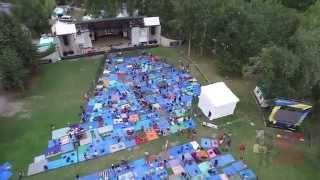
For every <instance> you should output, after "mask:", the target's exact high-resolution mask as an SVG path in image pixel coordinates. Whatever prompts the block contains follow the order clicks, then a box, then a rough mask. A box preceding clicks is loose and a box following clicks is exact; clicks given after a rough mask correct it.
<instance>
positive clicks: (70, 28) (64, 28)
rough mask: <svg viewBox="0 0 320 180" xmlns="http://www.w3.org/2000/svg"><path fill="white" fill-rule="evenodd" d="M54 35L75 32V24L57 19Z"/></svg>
mask: <svg viewBox="0 0 320 180" xmlns="http://www.w3.org/2000/svg"><path fill="white" fill-rule="evenodd" d="M55 32H56V35H58V36H59V35H67V34H75V33H76V32H77V30H76V25H75V24H69V23H64V22H60V21H58V22H57V23H56V24H55Z"/></svg>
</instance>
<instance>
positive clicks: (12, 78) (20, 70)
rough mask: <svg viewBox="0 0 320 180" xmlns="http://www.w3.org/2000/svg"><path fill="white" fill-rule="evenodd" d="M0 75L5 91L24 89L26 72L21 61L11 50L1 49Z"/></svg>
mask: <svg viewBox="0 0 320 180" xmlns="http://www.w3.org/2000/svg"><path fill="white" fill-rule="evenodd" d="M0 75H1V76H0V77H1V82H2V86H3V87H4V88H5V89H7V90H9V89H17V88H18V89H24V85H25V84H24V83H25V81H26V79H27V77H28V70H27V69H26V68H24V67H23V64H22V60H21V59H20V58H19V57H18V55H17V53H16V52H15V51H14V50H13V49H11V48H6V49H2V50H1V52H0Z"/></svg>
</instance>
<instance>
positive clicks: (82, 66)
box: [0, 48, 320, 180]
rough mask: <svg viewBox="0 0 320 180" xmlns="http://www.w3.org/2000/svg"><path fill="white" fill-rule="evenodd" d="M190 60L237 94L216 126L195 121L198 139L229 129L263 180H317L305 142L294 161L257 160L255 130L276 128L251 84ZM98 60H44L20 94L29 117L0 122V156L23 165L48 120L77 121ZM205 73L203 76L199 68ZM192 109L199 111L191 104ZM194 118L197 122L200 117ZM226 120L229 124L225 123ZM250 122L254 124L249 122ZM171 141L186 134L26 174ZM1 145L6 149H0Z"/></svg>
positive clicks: (99, 162)
mask: <svg viewBox="0 0 320 180" xmlns="http://www.w3.org/2000/svg"><path fill="white" fill-rule="evenodd" d="M150 51H151V52H152V53H154V54H157V55H160V56H162V57H166V58H167V59H168V60H169V62H170V63H172V64H174V65H178V64H179V59H182V58H181V57H184V54H185V52H184V51H183V49H180V48H178V49H169V48H155V49H151V50H150ZM192 59H193V61H194V62H195V63H196V64H197V65H192V66H191V73H192V74H193V76H194V77H196V78H197V79H198V80H199V82H200V83H201V84H202V85H205V84H209V82H217V81H224V82H226V83H227V84H228V86H229V87H230V88H231V89H232V91H233V92H234V93H235V94H236V95H237V96H238V97H239V98H240V102H239V104H238V106H237V109H236V113H235V115H233V116H229V117H227V118H222V119H219V120H218V121H217V124H218V125H219V126H220V127H222V128H221V130H219V131H217V130H213V129H209V128H205V127H201V126H199V128H198V138H200V137H214V136H215V135H216V134H218V133H219V132H220V131H226V132H228V133H231V134H232V146H233V147H232V150H231V151H232V154H234V155H235V156H236V157H237V158H238V157H239V151H238V145H239V144H240V143H244V144H246V146H247V150H246V155H245V162H246V163H247V164H248V166H249V167H251V168H252V169H253V170H254V171H255V172H256V173H257V175H258V176H259V178H260V179H262V180H265V179H266V180H269V179H270V180H273V179H279V180H280V179H281V180H282V179H288V180H289V179H290V180H298V179H299V180H304V179H305V180H313V179H320V173H319V171H318V169H319V165H317V164H315V163H314V162H315V161H313V160H311V157H312V155H310V154H309V151H310V150H309V149H308V147H307V146H305V145H303V144H302V145H297V147H293V148H297V149H299V150H301V151H302V152H303V153H304V155H305V161H304V162H303V163H302V164H298V165H278V164H273V163H272V161H270V163H269V164H268V163H267V161H265V160H264V161H262V163H261V161H260V159H261V158H265V157H262V156H260V155H257V154H253V152H252V146H253V144H254V143H255V135H256V134H255V133H256V132H255V131H256V130H258V129H264V130H266V131H267V132H271V133H273V134H274V133H275V132H276V131H275V130H273V129H270V128H265V127H264V125H263V122H262V120H261V115H260V113H259V110H258V109H257V107H256V104H255V102H254V99H253V97H252V96H251V94H250V91H251V90H252V87H253V85H252V84H250V83H249V82H247V81H245V80H243V79H241V78H227V79H228V80H227V79H226V78H225V77H223V76H221V75H220V73H219V72H218V70H217V68H216V66H215V61H214V59H211V58H204V57H198V56H194V57H192ZM98 64H99V63H98V61H78V62H65V63H61V64H54V65H46V66H45V68H44V69H43V73H42V74H41V78H40V79H39V81H38V82H37V83H36V85H35V87H34V88H33V89H32V90H31V91H30V93H29V95H28V96H27V97H26V98H25V99H27V101H29V102H30V110H31V113H32V116H31V118H30V119H19V118H16V117H15V118H11V119H7V120H5V121H3V122H2V125H1V127H0V130H1V131H0V135H1V136H0V138H1V139H0V140H1V145H0V151H1V155H2V156H1V158H0V161H5V160H8V161H11V162H13V163H14V166H15V167H16V169H17V168H22V167H24V168H26V167H27V164H28V163H30V162H31V160H32V158H33V156H34V155H38V154H40V153H41V152H42V150H43V149H44V148H45V146H46V144H47V141H48V139H49V136H50V133H49V125H50V124H51V123H55V124H56V125H57V127H63V126H64V125H66V124H67V123H68V122H69V121H70V122H77V121H78V119H79V118H78V116H77V114H78V112H79V105H80V104H81V103H82V100H81V96H82V94H83V93H84V92H85V91H86V90H87V89H88V88H89V84H90V83H91V81H92V79H93V78H94V75H95V73H96V70H97V66H98ZM198 69H200V70H201V71H202V73H204V74H205V75H206V78H207V79H208V80H209V82H208V81H207V79H206V78H205V77H203V76H202V74H201V73H200V72H199V70H198ZM195 111H196V112H199V110H198V109H197V108H195ZM203 120H204V119H203V118H202V117H200V118H199V123H200V122H201V121H203ZM227 122H230V123H231V124H230V125H228V124H227ZM250 122H254V123H255V126H254V127H252V126H250V124H249V123H250ZM166 139H168V140H169V142H170V143H173V144H176V143H179V144H181V143H184V142H187V141H188V139H187V138H186V137H183V136H178V135H172V136H169V137H163V138H160V139H158V140H156V141H153V142H151V143H148V144H145V145H142V146H139V147H137V149H134V150H131V151H128V150H124V151H121V152H118V153H115V154H113V155H111V156H105V157H101V158H99V159H96V160H90V161H88V162H84V163H80V164H77V165H74V166H69V167H66V168H62V169H58V170H55V171H50V172H48V173H43V174H39V175H36V176H31V177H29V178H28V179H48V180H50V179H54V180H56V179H73V178H74V177H75V174H80V175H86V174H89V173H92V172H95V171H97V170H101V169H104V168H106V167H107V166H110V165H111V164H112V163H115V162H119V161H120V160H121V159H128V160H133V159H137V158H140V157H143V154H144V152H146V151H147V152H151V153H159V152H160V151H161V148H162V145H163V144H164V142H165V140H166ZM4 148H6V150H4ZM283 155H284V153H283V152H280V151H279V150H278V149H276V148H275V149H274V150H273V151H272V153H271V155H270V157H271V159H272V158H279V157H281V156H283Z"/></svg>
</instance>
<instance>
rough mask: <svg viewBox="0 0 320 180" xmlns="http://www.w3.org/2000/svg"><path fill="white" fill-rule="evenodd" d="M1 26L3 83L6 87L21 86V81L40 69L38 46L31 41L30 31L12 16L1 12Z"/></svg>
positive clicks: (0, 43)
mask: <svg viewBox="0 0 320 180" xmlns="http://www.w3.org/2000/svg"><path fill="white" fill-rule="evenodd" d="M0 27H2V28H0V55H1V58H0V61H1V62H0V64H1V67H2V69H1V76H2V78H3V79H2V81H4V82H3V84H4V85H5V86H6V88H21V87H22V84H23V83H21V82H24V81H25V80H26V78H27V77H28V76H29V75H31V74H32V73H34V72H36V70H37V69H38V61H37V53H36V48H35V47H34V46H33V45H32V43H31V38H30V36H29V33H26V32H25V30H24V29H23V28H22V26H21V24H19V23H18V22H16V21H15V20H14V19H13V18H12V17H11V16H8V15H6V14H3V13H0ZM9 66H12V67H10V68H8V67H9ZM14 72H16V73H17V74H14ZM10 76H12V77H10ZM4 77H5V78H4Z"/></svg>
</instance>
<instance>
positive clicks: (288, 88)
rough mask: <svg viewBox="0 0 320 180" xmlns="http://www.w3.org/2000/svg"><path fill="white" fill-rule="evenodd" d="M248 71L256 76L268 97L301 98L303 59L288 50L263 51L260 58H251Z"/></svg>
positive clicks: (278, 48)
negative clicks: (299, 90)
mask: <svg viewBox="0 0 320 180" xmlns="http://www.w3.org/2000/svg"><path fill="white" fill-rule="evenodd" d="M251 63H252V64H250V66H248V67H247V71H249V72H250V75H253V76H256V78H257V79H258V84H259V85H260V87H261V88H262V89H263V90H264V92H265V93H266V95H267V97H269V98H276V97H288V98H290V97H293V98H296V97H297V96H299V94H298V93H299V92H298V91H297V89H299V88H298V86H300V85H301V84H300V83H299V82H301V80H302V77H303V72H302V69H301V64H302V62H301V59H300V58H299V57H298V56H296V55H295V54H294V53H293V52H291V51H290V50H288V49H286V48H281V47H276V46H273V47H270V48H265V49H263V50H262V52H261V54H260V55H259V56H256V57H254V58H251Z"/></svg>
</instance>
